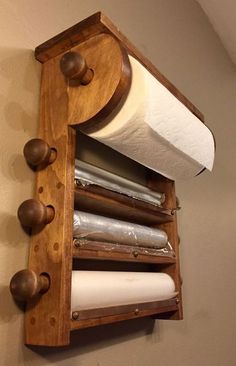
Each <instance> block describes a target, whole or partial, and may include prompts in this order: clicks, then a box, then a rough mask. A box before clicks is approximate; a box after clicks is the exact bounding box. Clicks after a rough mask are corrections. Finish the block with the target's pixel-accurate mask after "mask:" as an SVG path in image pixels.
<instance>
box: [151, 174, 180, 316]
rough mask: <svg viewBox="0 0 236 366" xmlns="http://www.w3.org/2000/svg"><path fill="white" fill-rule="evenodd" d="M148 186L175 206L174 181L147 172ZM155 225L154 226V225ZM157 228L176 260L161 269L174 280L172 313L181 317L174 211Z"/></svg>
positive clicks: (175, 217)
mask: <svg viewBox="0 0 236 366" xmlns="http://www.w3.org/2000/svg"><path fill="white" fill-rule="evenodd" d="M147 181H148V186H149V187H150V188H151V189H153V190H155V189H156V190H157V191H160V190H161V191H162V192H164V193H165V195H166V200H165V203H164V206H165V207H166V208H169V207H176V195H175V183H174V182H173V181H172V180H170V179H168V178H165V177H163V176H161V175H159V174H157V173H154V172H151V171H150V170H149V171H148V173H147ZM154 227H155V226H154ZM158 228H160V229H162V230H164V231H165V232H166V233H167V236H168V238H169V241H170V243H171V246H172V248H173V250H174V252H175V256H176V262H175V263H173V264H171V265H170V266H167V267H165V269H163V271H164V272H166V273H168V274H169V275H170V276H171V277H172V278H173V280H174V281H175V286H176V291H177V292H178V299H179V308H178V311H177V312H176V313H174V314H173V316H172V318H173V319H182V318H183V307H182V295H181V275H180V260H179V237H178V228H177V215H176V212H175V213H174V215H173V221H172V222H169V223H164V224H161V225H159V226H158Z"/></svg>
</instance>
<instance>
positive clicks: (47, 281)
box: [39, 272, 51, 294]
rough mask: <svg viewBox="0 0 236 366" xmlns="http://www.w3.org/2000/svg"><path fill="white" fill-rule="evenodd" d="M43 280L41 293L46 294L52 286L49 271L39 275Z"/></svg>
mask: <svg viewBox="0 0 236 366" xmlns="http://www.w3.org/2000/svg"><path fill="white" fill-rule="evenodd" d="M39 277H40V281H41V290H40V293H41V294H44V293H45V292H47V291H48V290H49V289H50V287H51V278H50V275H49V274H48V273H47V272H42V273H40V275H39Z"/></svg>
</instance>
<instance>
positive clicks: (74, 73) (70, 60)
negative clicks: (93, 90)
mask: <svg viewBox="0 0 236 366" xmlns="http://www.w3.org/2000/svg"><path fill="white" fill-rule="evenodd" d="M60 68H61V72H62V73H63V75H64V76H65V77H66V78H67V79H69V80H77V81H78V82H79V83H81V84H83V85H86V84H89V83H90V81H91V80H92V78H93V71H92V70H91V69H89V68H88V66H87V63H86V60H85V59H84V58H83V57H82V56H81V55H80V54H79V53H78V52H72V51H71V52H67V53H65V54H64V55H63V56H62V58H61V60H60Z"/></svg>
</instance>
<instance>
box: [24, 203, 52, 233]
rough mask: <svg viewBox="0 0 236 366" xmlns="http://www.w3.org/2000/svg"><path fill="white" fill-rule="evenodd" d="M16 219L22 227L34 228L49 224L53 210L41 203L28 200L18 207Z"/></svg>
mask: <svg viewBox="0 0 236 366" xmlns="http://www.w3.org/2000/svg"><path fill="white" fill-rule="evenodd" d="M17 214H18V218H19V220H20V223H21V225H22V226H25V227H31V228H33V227H35V226H39V225H46V224H49V223H50V222H51V221H52V220H53V219H54V215H55V212H54V208H53V207H51V206H45V205H44V204H43V203H42V202H40V201H37V200H35V199H29V200H26V201H24V202H22V204H21V205H20V206H19V208H18V212H17Z"/></svg>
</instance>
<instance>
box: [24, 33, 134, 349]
mask: <svg viewBox="0 0 236 366" xmlns="http://www.w3.org/2000/svg"><path fill="white" fill-rule="evenodd" d="M73 50H74V51H76V52H80V53H81V54H82V56H83V57H85V58H86V61H87V63H88V66H89V67H90V68H91V69H92V70H93V72H94V77H93V79H92V81H91V83H90V84H88V85H80V86H76V87H72V86H69V82H68V80H66V79H65V77H64V76H63V74H62V72H61V70H60V60H61V57H62V55H58V56H56V57H54V58H51V59H49V60H48V61H47V62H45V63H44V64H43V65H42V85H41V102H40V121H39V133H38V138H40V139H42V140H44V141H45V142H46V143H47V144H48V145H49V146H50V147H51V148H52V149H54V151H56V159H55V161H53V162H52V163H51V164H50V165H47V166H45V167H43V169H39V170H38V171H37V173H36V191H35V196H34V198H35V199H36V200H38V201H40V202H42V204H43V205H45V206H52V207H53V208H54V210H55V217H54V218H53V220H52V221H51V222H50V223H48V225H46V226H44V227H43V228H41V230H38V228H37V230H36V229H33V231H32V237H31V242H30V255H29V266H28V268H29V269H30V270H32V271H34V273H35V274H36V276H39V275H40V274H46V275H47V276H48V277H49V279H50V287H49V289H48V291H47V292H46V293H45V294H43V295H42V296H36V297H35V298H33V299H31V300H30V301H29V302H28V304H27V311H26V317H25V330H26V343H27V344H31V345H46V346H62V345H67V344H69V339H70V326H71V313H70V312H71V309H70V299H71V271H72V225H73V209H74V164H75V156H74V154H75V134H76V131H75V129H74V128H73V126H76V125H77V124H79V123H82V122H85V121H87V120H88V119H91V118H92V117H94V116H96V115H98V114H99V113H104V111H107V112H109V111H111V110H112V108H113V106H114V105H116V103H118V102H119V100H120V98H121V96H122V95H123V94H124V93H125V91H126V90H127V88H128V86H129V81H130V74H129V67H128V64H125V54H124V52H123V50H122V49H121V47H120V45H119V43H118V42H117V41H116V40H115V39H114V38H113V37H112V36H110V35H107V34H100V35H98V36H96V37H92V38H90V39H89V40H88V41H86V42H84V44H83V43H82V44H80V45H79V46H76V47H74V48H73Z"/></svg>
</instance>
